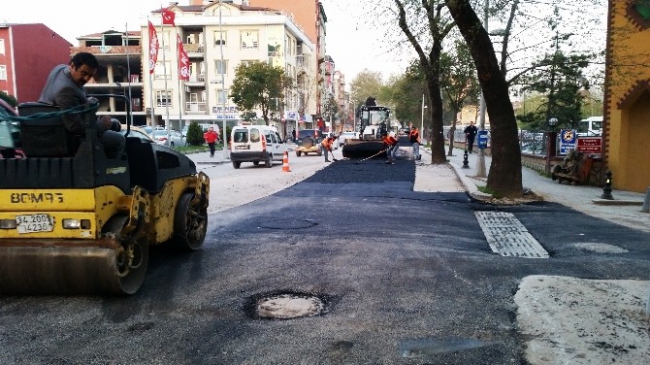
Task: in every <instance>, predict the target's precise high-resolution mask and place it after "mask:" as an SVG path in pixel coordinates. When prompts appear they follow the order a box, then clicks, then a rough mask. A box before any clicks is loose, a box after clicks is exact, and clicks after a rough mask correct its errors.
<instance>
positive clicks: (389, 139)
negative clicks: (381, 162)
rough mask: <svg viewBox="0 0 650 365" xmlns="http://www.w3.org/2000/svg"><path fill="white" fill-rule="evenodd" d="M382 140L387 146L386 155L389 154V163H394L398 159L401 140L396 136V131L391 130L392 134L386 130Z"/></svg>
mask: <svg viewBox="0 0 650 365" xmlns="http://www.w3.org/2000/svg"><path fill="white" fill-rule="evenodd" d="M382 142H384V146H386V155H387V156H388V161H386V163H387V164H391V165H392V164H394V163H395V160H396V158H395V157H396V154H397V148H399V142H398V141H397V139H396V138H395V132H390V134H388V133H386V132H384V134H383V136H382Z"/></svg>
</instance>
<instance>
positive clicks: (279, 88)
mask: <svg viewBox="0 0 650 365" xmlns="http://www.w3.org/2000/svg"><path fill="white" fill-rule="evenodd" d="M290 87H292V85H291V79H289V78H288V77H286V76H285V73H284V70H283V69H282V68H281V67H273V66H271V65H269V64H268V63H266V62H262V61H251V62H249V63H241V64H239V66H237V68H236V69H235V79H234V81H233V85H232V87H231V94H230V97H232V99H233V102H234V103H235V104H236V105H237V107H239V109H240V110H243V111H245V112H251V111H253V110H254V109H256V108H259V109H260V110H261V111H262V118H264V123H265V124H266V125H269V120H270V119H269V115H270V114H271V112H272V111H276V112H278V111H279V105H281V104H280V103H277V102H276V100H282V99H284V90H286V89H288V88H290Z"/></svg>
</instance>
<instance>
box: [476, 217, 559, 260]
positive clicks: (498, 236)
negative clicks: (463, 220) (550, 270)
mask: <svg viewBox="0 0 650 365" xmlns="http://www.w3.org/2000/svg"><path fill="white" fill-rule="evenodd" d="M474 215H476V219H477V220H478V223H479V224H480V225H481V229H483V234H485V238H486V239H487V241H488V243H489V244H490V248H491V249H492V252H494V253H498V254H499V255H501V256H515V257H527V258H544V259H547V258H548V252H546V250H544V248H543V247H542V245H540V244H539V242H537V240H536V239H535V238H534V237H533V236H532V235H531V234H530V233H529V232H528V230H527V229H526V227H525V226H524V225H523V224H521V222H519V220H518V219H517V218H515V216H514V214H512V213H505V212H474Z"/></svg>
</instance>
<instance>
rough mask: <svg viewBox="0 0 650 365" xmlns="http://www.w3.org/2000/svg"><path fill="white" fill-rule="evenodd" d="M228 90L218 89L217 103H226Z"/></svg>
mask: <svg viewBox="0 0 650 365" xmlns="http://www.w3.org/2000/svg"><path fill="white" fill-rule="evenodd" d="M227 91H228V90H217V104H225V103H226V101H227V100H228V92H227Z"/></svg>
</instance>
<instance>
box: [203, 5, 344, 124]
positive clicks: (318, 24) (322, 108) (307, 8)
mask: <svg viewBox="0 0 650 365" xmlns="http://www.w3.org/2000/svg"><path fill="white" fill-rule="evenodd" d="M191 1H194V2H206V1H205V0H191ZM223 1H226V0H223ZM247 2H248V3H249V5H251V6H260V7H267V8H271V9H277V10H281V11H284V12H286V13H287V14H289V16H290V17H291V18H292V20H294V21H295V23H296V24H297V25H298V26H299V27H300V28H301V29H303V30H304V32H305V33H306V34H307V36H308V37H309V39H310V40H311V41H312V43H314V44H315V46H316V52H315V54H316V58H317V64H316V67H317V69H316V74H317V79H316V94H315V99H314V103H315V104H314V106H315V108H316V115H317V116H318V117H321V116H322V117H324V118H325V120H329V116H328V115H327V110H328V109H327V103H328V101H329V100H330V98H331V91H332V90H331V79H330V78H331V76H332V72H333V71H334V62H333V61H332V59H331V57H329V56H328V55H327V47H326V41H325V36H326V34H327V26H326V23H327V15H326V14H325V9H324V7H323V4H322V3H321V2H320V1H319V0H299V1H296V0H248V1H247ZM319 120H321V125H322V123H323V122H322V119H321V118H319Z"/></svg>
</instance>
